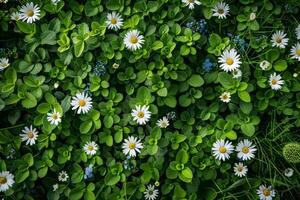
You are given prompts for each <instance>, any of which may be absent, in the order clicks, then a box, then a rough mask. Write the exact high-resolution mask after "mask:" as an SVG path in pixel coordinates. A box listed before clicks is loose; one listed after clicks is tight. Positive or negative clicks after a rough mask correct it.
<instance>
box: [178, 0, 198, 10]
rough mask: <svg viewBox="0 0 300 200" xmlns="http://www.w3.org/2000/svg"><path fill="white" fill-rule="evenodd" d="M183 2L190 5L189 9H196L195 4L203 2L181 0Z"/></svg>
mask: <svg viewBox="0 0 300 200" xmlns="http://www.w3.org/2000/svg"><path fill="white" fill-rule="evenodd" d="M181 2H182V3H185V5H186V6H188V7H189V9H194V7H195V5H201V2H200V1H197V0H181Z"/></svg>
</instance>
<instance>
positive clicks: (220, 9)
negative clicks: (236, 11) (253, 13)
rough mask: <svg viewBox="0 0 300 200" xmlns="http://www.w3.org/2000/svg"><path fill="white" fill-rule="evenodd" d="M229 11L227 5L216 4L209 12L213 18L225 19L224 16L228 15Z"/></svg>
mask: <svg viewBox="0 0 300 200" xmlns="http://www.w3.org/2000/svg"><path fill="white" fill-rule="evenodd" d="M229 10H230V8H229V5H228V4H226V3H224V2H218V3H217V4H216V5H215V7H214V8H213V9H212V10H211V11H212V12H213V16H215V17H218V18H219V19H226V16H227V15H229Z"/></svg>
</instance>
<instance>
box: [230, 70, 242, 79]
mask: <svg viewBox="0 0 300 200" xmlns="http://www.w3.org/2000/svg"><path fill="white" fill-rule="evenodd" d="M232 75H233V76H232V77H233V78H240V77H241V76H242V71H241V70H240V69H236V70H234V71H232Z"/></svg>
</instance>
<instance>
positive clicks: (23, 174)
mask: <svg viewBox="0 0 300 200" xmlns="http://www.w3.org/2000/svg"><path fill="white" fill-rule="evenodd" d="M28 177H29V170H27V169H25V170H18V171H17V173H16V183H22V182H23V181H24V180H25V179H27V178H28Z"/></svg>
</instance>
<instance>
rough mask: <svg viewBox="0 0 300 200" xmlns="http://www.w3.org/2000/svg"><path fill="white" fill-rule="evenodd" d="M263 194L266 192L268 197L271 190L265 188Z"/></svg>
mask: <svg viewBox="0 0 300 200" xmlns="http://www.w3.org/2000/svg"><path fill="white" fill-rule="evenodd" d="M263 194H264V195H265V196H266V197H268V196H270V194H271V191H270V190H269V189H264V190H263Z"/></svg>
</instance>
